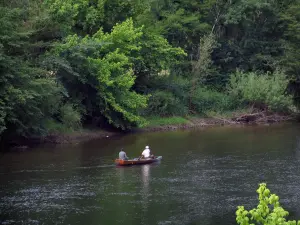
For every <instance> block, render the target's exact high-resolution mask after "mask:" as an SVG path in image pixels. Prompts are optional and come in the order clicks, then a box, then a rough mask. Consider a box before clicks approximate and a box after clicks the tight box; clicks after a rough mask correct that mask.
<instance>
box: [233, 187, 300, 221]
mask: <svg viewBox="0 0 300 225" xmlns="http://www.w3.org/2000/svg"><path fill="white" fill-rule="evenodd" d="M256 192H257V193H258V195H259V197H258V199H259V204H258V206H257V208H254V209H252V210H250V211H247V210H245V208H244V206H238V210H237V211H236V221H237V223H238V224H241V225H256V224H257V225H259V224H263V225H297V224H298V225H299V224H300V221H298V222H296V221H286V219H285V217H286V216H288V215H289V212H287V211H285V210H284V209H283V208H282V207H281V206H280V203H279V197H278V196H277V195H275V194H271V192H270V190H269V189H268V188H267V186H266V184H265V183H262V184H260V185H259V188H258V189H257V191H256Z"/></svg>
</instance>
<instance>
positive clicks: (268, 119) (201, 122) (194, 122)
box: [140, 108, 297, 131]
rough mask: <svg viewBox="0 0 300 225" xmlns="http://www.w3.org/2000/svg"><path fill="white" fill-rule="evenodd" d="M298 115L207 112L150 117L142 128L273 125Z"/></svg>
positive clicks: (152, 129)
mask: <svg viewBox="0 0 300 225" xmlns="http://www.w3.org/2000/svg"><path fill="white" fill-rule="evenodd" d="M296 119H297V116H296V115H291V114H280V113H270V112H267V111H259V110H253V109H252V108H245V109H239V110H236V111H226V112H222V113H217V112H212V111H211V112H207V113H206V114H205V115H187V116H184V117H179V116H171V117H149V118H147V121H148V124H147V125H145V126H143V127H140V129H141V130H145V131H157V130H174V129H190V128H197V127H206V126H224V125H231V126H232V125H247V124H249V125H250V124H271V123H278V122H284V121H293V120H296Z"/></svg>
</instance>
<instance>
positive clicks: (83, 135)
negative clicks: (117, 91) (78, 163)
mask: <svg viewBox="0 0 300 225" xmlns="http://www.w3.org/2000/svg"><path fill="white" fill-rule="evenodd" d="M147 120H148V124H147V125H146V126H144V127H139V128H135V129H133V130H131V131H129V132H156V131H167V130H179V129H197V128H205V127H214V126H246V125H254V124H258V125H259V124H273V123H281V122H287V121H296V120H298V116H296V115H287V114H275V113H268V112H265V111H260V112H259V111H249V110H246V111H245V110H243V111H239V112H228V113H223V114H217V113H209V114H208V115H207V116H206V117H204V116H200V115H196V116H186V117H178V116H173V117H149V118H147ZM126 133H128V132H126ZM123 134H124V132H122V131H117V130H113V131H108V130H103V129H82V130H80V131H73V132H69V133H53V134H50V135H48V136H45V137H35V138H29V139H25V140H20V141H18V142H15V143H13V144H12V145H13V146H15V148H17V149H26V148H27V147H28V146H31V145H36V144H77V143H81V142H86V141H90V140H94V139H102V138H109V137H112V136H116V135H123Z"/></svg>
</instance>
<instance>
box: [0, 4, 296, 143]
mask: <svg viewBox="0 0 300 225" xmlns="http://www.w3.org/2000/svg"><path fill="white" fill-rule="evenodd" d="M299 20H300V1H299V0H251V1H249V0H222V1H221V0H203V1H196V0H176V1H175V0H152V1H150V0H45V1H40V0H12V1H6V0H1V1H0V74H1V75H0V87H1V88H0V135H1V141H2V142H9V141H11V140H17V139H20V138H25V139H26V138H32V137H45V136H48V135H51V134H66V133H70V132H74V131H80V130H82V129H87V128H88V129H90V128H95V127H100V128H104V127H105V128H107V127H114V128H117V129H120V130H130V129H132V128H135V127H149V126H150V127H151V126H157V125H167V124H185V123H188V121H190V119H191V118H198V117H215V118H220V119H221V120H223V121H225V120H226V121H231V122H235V121H242V120H243V119H245V118H246V120H249V118H248V117H247V116H246V117H245V118H244V117H241V115H236V113H235V112H244V113H242V116H245V115H244V114H245V113H246V115H250V116H253V115H254V117H255V115H262V116H260V117H259V118H264V117H267V116H270V115H273V114H276V115H279V118H286V117H289V116H290V115H293V114H295V113H297V111H298V103H299V92H300V86H299V75H300V54H298V49H299V46H300V23H299V22H300V21H299ZM261 113H263V114H261ZM233 117H235V119H234V120H232V118H233ZM254 119H256V118H254Z"/></svg>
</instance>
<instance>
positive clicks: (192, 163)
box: [0, 125, 300, 225]
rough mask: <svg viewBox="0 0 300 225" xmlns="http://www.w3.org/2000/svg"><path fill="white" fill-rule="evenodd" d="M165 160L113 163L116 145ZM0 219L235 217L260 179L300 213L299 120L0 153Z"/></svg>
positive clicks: (185, 221) (252, 200) (206, 223)
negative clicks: (125, 164)
mask: <svg viewBox="0 0 300 225" xmlns="http://www.w3.org/2000/svg"><path fill="white" fill-rule="evenodd" d="M145 145H149V146H150V148H151V149H152V151H153V152H154V153H155V154H156V155H162V156H163V160H162V161H161V163H158V164H153V165H143V166H132V167H116V166H115V165H114V164H113V160H114V159H115V157H116V156H117V154H118V152H119V150H120V148H121V147H124V149H125V151H126V152H127V155H128V156H131V157H136V156H138V155H139V154H140V153H141V151H142V150H143V148H144V147H145ZM0 157H1V158H0V187H1V189H0V224H80V225H102V224H103V225H110V224H111V225H118V224H122V225H156V224H157V225H164V224H172V225H173V224H174V225H177V224H178V225H196V224H197V225H198V224H199V225H200V224H201V225H215V224H223V225H226V224H236V223H235V211H236V207H237V206H238V205H244V206H245V207H246V208H248V209H250V207H254V206H256V204H257V193H256V189H257V187H258V184H259V183H261V182H266V183H267V184H268V187H269V188H270V190H271V192H274V193H276V194H277V195H279V197H280V202H281V203H282V205H283V206H284V207H285V208H286V209H287V210H289V211H290V213H291V218H298V219H299V218H300V207H299V205H300V127H299V126H295V125H274V126H255V127H242V128H241V127H221V128H209V129H203V130H192V131H173V132H160V133H143V134H130V135H126V136H119V137H108V138H106V139H104V140H96V141H91V142H87V143H84V144H79V145H65V146H60V147H53V146H42V147H38V148H36V149H32V150H30V151H24V152H10V153H5V154H3V155H1V156H0Z"/></svg>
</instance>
